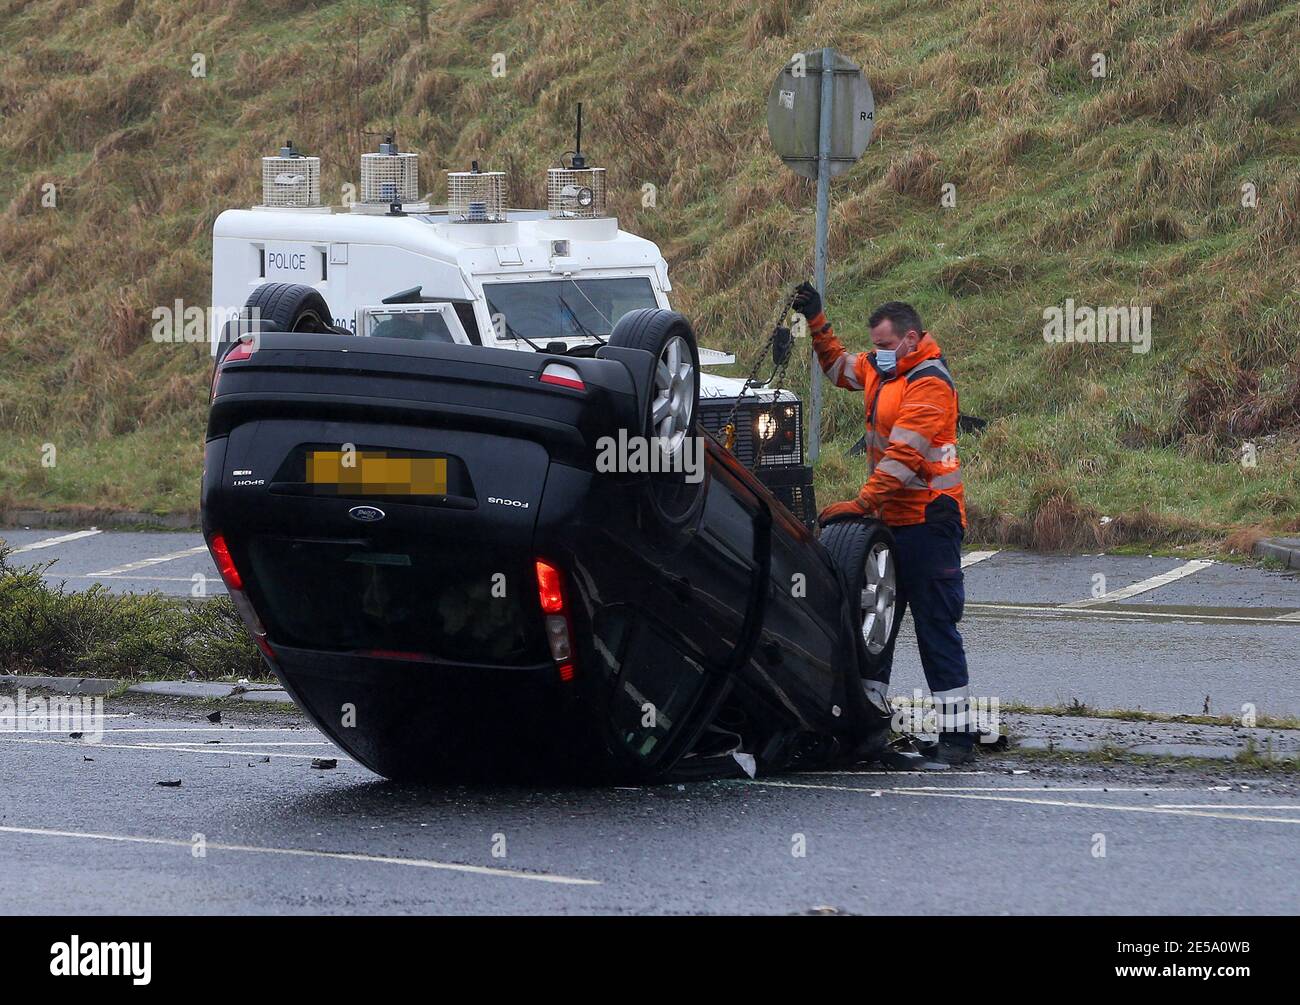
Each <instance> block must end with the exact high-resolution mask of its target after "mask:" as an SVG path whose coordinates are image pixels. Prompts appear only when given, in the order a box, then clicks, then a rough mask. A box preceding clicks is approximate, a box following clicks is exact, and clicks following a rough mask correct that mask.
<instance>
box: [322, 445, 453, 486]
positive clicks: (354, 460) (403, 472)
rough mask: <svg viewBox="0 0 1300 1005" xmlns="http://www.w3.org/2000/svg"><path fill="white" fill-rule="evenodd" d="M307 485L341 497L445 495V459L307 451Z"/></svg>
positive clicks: (358, 451)
mask: <svg viewBox="0 0 1300 1005" xmlns="http://www.w3.org/2000/svg"><path fill="white" fill-rule="evenodd" d="M307 483H308V484H310V485H328V486H330V487H331V488H334V489H336V490H337V491H338V492H340V493H341V494H348V495H352V494H356V495H385V496H402V495H420V496H424V495H446V493H447V458H445V457H389V456H388V455H387V454H385V453H384V452H383V451H377V450H311V451H308V453H307Z"/></svg>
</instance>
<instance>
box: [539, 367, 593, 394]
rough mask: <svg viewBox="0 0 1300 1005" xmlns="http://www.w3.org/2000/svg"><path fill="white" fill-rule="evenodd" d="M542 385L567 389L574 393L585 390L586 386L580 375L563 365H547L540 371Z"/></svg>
mask: <svg viewBox="0 0 1300 1005" xmlns="http://www.w3.org/2000/svg"><path fill="white" fill-rule="evenodd" d="M542 383H543V384H554V385H555V386H556V387H567V388H571V389H572V390H574V391H585V390H587V385H586V384H584V383H583V381H582V374H580V373H578V371H577V370H575V369H574V368H573V367H571V366H567V365H565V364H564V363H547V364H546V368H545V369H544V370H542Z"/></svg>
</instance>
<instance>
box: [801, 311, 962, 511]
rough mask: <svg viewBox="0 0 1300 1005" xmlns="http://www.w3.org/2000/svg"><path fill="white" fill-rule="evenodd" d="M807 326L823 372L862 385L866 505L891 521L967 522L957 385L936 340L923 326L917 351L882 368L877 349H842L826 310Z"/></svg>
mask: <svg viewBox="0 0 1300 1005" xmlns="http://www.w3.org/2000/svg"><path fill="white" fill-rule="evenodd" d="M808 329H809V330H810V331H811V332H813V333H814V334H813V347H814V348H815V349H816V350H817V359H818V362H820V363H821V367H822V370H823V372H825V374H826V376H827V377H828V378H830V379H831V380H832V381H834V382H835V383H836V384H838V385H839V386H840V387H845V388H848V389H849V390H851V391H861V392H862V396H863V401H864V403H865V409H866V419H867V465H868V470H869V472H870V477H868V479H867V482H866V484H865V485H863V486H862V491H861V493H860V494H859V498H860V499H861V500H862V503H863V505H865V506H866V507H867V508H868V509H869V510H872V511H874V512H879V513H880V517H881V519H882V520H883V521H884V522H885V523H886V524H887V525H889V526H891V527H903V526H906V525H908V524H917V523H925V522H926V520H927V518H929V519H930V520H936V519H943V518H947V519H951V518H952V516H954V515H957V516H960V518H961V523H962V526H963V527H964V526H965V525H966V504H965V500H964V498H963V494H962V483H961V463H960V462H959V461H958V460H957V388H956V386H955V385H954V384H953V381H952V374H950V373H949V372H948V367H947V366H946V365H945V363H944V359H943V353H942V352H941V351H940V349H939V343H937V342H936V341H935V340H934V338H933V337H932V336H931V335H930V333H929V332H922V334H921V342H920V344H919V345H918V346H917V347H916V351H915V352H912V353H909V354H908V355H906V356H903V357H901V358H900V359H899V360H898V365H897V368H896V369H895V370H894V371H893V372H892V373H886V374H882V373H881V372H880V371H879V370H877V369H876V354H875V353H874V352H858V353H849V352H846V351H845V349H844V346H843V345H842V344H841V343H840V340H839V339H837V338H836V337H835V333H834V332H833V331H832V330H831V326H830V323H829V322H827V320H826V315H825V314H818V315H817V317H815V318H812V319H811V320H809V322H808ZM943 496H947V497H949V498H950V499H951V502H949V501H947V500H943V499H941V497H943ZM936 503H937V505H935V504H936ZM953 503H956V507H955V513H954V507H953V505H952V504H953Z"/></svg>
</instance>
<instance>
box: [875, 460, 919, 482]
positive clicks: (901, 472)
mask: <svg viewBox="0 0 1300 1005" xmlns="http://www.w3.org/2000/svg"><path fill="white" fill-rule="evenodd" d="M876 470H877V471H883V472H884V473H885V474H887V475H891V476H893V477H894V478H897V479H898V480H899V481H900V482H902V483H903V487H904V488H909V489H923V488H925V482H924V481H922V480H921V479H920V478H918V477H917V476H916V472H915V471H913V470H912V469H911V468H909V467H908V466H907V465H906V464H904V463H903V462H902V461H896V460H894V459H893V458H892V457H886V458H885V459H884V460H882V461H881V462H880V463H879V464H878V465H876Z"/></svg>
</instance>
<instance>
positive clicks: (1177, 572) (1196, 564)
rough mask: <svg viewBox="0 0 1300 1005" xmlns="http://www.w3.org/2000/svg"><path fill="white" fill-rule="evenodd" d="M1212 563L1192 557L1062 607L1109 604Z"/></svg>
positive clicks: (1165, 584) (1182, 576) (1196, 571)
mask: <svg viewBox="0 0 1300 1005" xmlns="http://www.w3.org/2000/svg"><path fill="white" fill-rule="evenodd" d="M1213 564H1214V563H1213V562H1212V561H1210V560H1209V559H1204V558H1194V559H1192V561H1190V562H1184V563H1183V564H1182V565H1180V566H1177V567H1175V568H1173V569H1170V570H1169V571H1168V572H1162V573H1160V575H1158V576H1152V577H1151V578H1150V579H1144V580H1142V581H1141V582H1139V583H1134V584H1133V585H1132V586H1125V587H1122V588H1121V589H1118V590H1111V591H1110V592H1109V593H1105V594H1103V595H1102V596H1100V597H1089V598H1088V599H1087V600H1071V601H1070V602H1069V603H1068V604H1062V605H1061V606H1062V607H1096V606H1097V605H1098V604H1109V603H1113V602H1114V601H1116V600H1127V599H1128V598H1129V597H1136V596H1137V595H1138V594H1139V593H1147V592H1148V591H1150V590H1156V589H1159V588H1160V587H1162V586H1167V585H1168V584H1169V583H1173V582H1177V581H1178V580H1180V579H1185V578H1186V577H1187V576H1191V575H1194V574H1195V573H1198V572H1200V571H1201V570H1202V569H1208V568H1209V567H1210V566H1212V565H1213Z"/></svg>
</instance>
